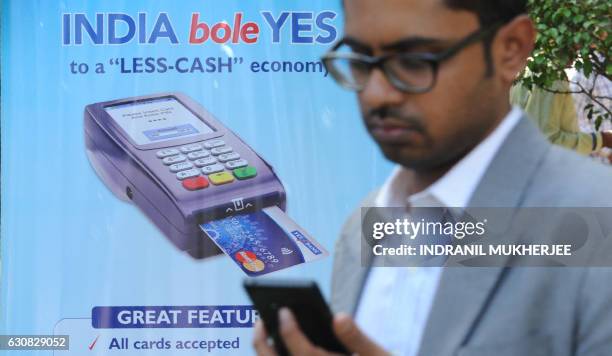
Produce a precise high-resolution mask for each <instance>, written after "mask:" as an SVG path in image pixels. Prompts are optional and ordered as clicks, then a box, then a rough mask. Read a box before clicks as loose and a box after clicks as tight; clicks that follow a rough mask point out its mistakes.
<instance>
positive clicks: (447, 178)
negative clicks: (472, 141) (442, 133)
mask: <svg viewBox="0 0 612 356" xmlns="http://www.w3.org/2000/svg"><path fill="white" fill-rule="evenodd" d="M521 116H522V111H521V110H520V109H519V108H518V107H513V108H512V110H511V111H510V112H509V113H508V115H506V117H505V118H504V119H503V120H502V121H501V123H500V124H499V125H497V127H496V128H495V130H493V132H491V134H489V135H488V136H487V137H486V138H485V139H484V140H483V141H481V142H480V143H479V144H478V145H477V146H476V147H474V149H472V150H471V151H470V152H469V153H468V154H467V155H466V156H465V157H463V158H462V159H461V160H460V161H459V162H457V164H455V165H454V166H453V167H452V168H451V169H450V170H449V171H448V172H446V174H444V176H442V177H441V178H439V179H438V180H437V181H435V182H434V183H433V184H432V185H430V186H429V187H428V188H427V189H425V190H424V191H421V192H419V193H416V194H413V195H411V196H408V195H407V193H406V192H407V191H408V181H409V175H410V172H409V171H408V170H407V169H405V168H403V167H401V166H398V167H397V168H396V169H395V170H394V171H393V173H392V174H391V176H390V177H389V178H388V179H387V181H386V182H385V184H383V186H382V187H381V190H380V192H379V194H378V196H377V197H376V205H377V206H379V207H387V206H388V207H393V206H406V204H407V203H411V204H414V203H415V202H416V201H418V202H419V204H418V205H420V206H436V205H437V204H441V205H442V206H446V207H465V206H466V205H467V204H468V202H469V200H470V198H471V196H472V194H473V193H474V191H475V190H476V187H477V186H478V183H480V180H481V179H482V177H483V176H484V173H485V172H486V170H487V168H488V167H489V164H490V163H491V161H492V160H493V157H494V156H495V154H496V153H497V151H498V150H499V148H500V147H501V145H502V144H503V142H504V140H505V139H506V137H508V135H509V134H510V131H512V129H513V128H514V126H516V124H517V123H518V122H519V120H520V118H521Z"/></svg>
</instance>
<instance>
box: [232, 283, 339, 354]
mask: <svg viewBox="0 0 612 356" xmlns="http://www.w3.org/2000/svg"><path fill="white" fill-rule="evenodd" d="M244 288H245V289H246V291H247V293H248V294H249V296H250V298H251V300H252V301H253V304H254V305H255V308H256V309H257V310H258V312H259V316H260V317H261V319H263V322H264V324H265V327H266V331H267V333H268V335H269V336H270V337H272V339H273V340H274V347H275V348H276V352H277V353H278V354H279V356H285V355H289V352H288V351H287V348H286V347H285V345H284V343H283V340H282V338H281V337H280V334H279V330H278V328H279V325H278V310H279V309H280V308H281V307H288V308H289V309H290V310H291V312H292V313H293V315H294V316H295V318H296V319H297V323H298V325H299V326H300V329H301V330H302V332H303V333H304V334H305V335H306V337H308V339H309V340H310V342H312V343H313V344H315V345H317V346H319V347H321V348H323V349H325V350H328V351H331V352H337V353H341V354H349V352H348V351H347V350H346V348H345V347H344V346H343V345H342V344H341V343H340V341H339V340H338V339H337V337H336V335H335V334H334V331H333V329H332V320H333V316H332V313H331V311H330V309H329V307H328V306H327V303H325V299H323V295H322V294H321V291H320V290H319V287H318V286H317V283H316V282H314V281H303V280H302V281H299V280H297V281H296V280H261V279H257V280H255V279H246V280H245V281H244Z"/></svg>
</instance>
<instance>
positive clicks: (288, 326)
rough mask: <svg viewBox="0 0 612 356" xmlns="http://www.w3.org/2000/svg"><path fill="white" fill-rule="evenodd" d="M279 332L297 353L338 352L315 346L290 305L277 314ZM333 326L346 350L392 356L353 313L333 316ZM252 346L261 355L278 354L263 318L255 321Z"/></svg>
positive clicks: (368, 355) (369, 355)
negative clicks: (366, 330) (375, 340)
mask: <svg viewBox="0 0 612 356" xmlns="http://www.w3.org/2000/svg"><path fill="white" fill-rule="evenodd" d="M278 317H279V324H280V325H279V327H280V330H279V332H280V334H281V336H282V338H283V341H284V342H285V345H286V346H287V349H288V350H289V352H290V353H291V355H294V356H302V355H304V356H311V355H314V356H325V355H337V354H336V353H332V352H328V351H326V350H323V349H322V348H320V347H318V346H316V345H313V344H312V343H311V342H310V341H309V340H308V338H307V337H306V335H304V333H302V331H301V330H300V328H299V326H298V324H297V322H296V320H295V318H294V316H293V314H292V313H291V311H289V309H288V308H281V309H280V310H279V313H278ZM333 329H334V332H335V333H336V336H337V337H338V339H339V340H340V342H342V344H344V346H345V347H346V349H347V350H349V351H350V352H352V353H354V354H358V355H360V356H383V355H389V353H388V352H386V351H385V350H383V349H382V348H381V347H380V346H378V345H377V344H375V343H374V342H373V341H372V340H370V339H369V338H368V337H367V336H365V334H363V333H362V332H361V330H359V328H358V327H357V325H355V322H354V321H353V319H351V317H350V316H348V315H346V314H337V315H336V316H334V321H333ZM253 346H254V347H255V351H257V355H259V356H276V355H277V354H276V351H275V350H274V348H273V347H272V346H271V345H269V344H268V335H267V334H266V330H265V329H264V325H263V323H262V321H261V320H258V321H257V323H256V324H255V336H254V339H253Z"/></svg>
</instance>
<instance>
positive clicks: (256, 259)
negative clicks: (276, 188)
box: [200, 206, 329, 277]
mask: <svg viewBox="0 0 612 356" xmlns="http://www.w3.org/2000/svg"><path fill="white" fill-rule="evenodd" d="M200 228H201V229H202V231H204V233H205V234H206V235H208V237H209V238H210V239H211V240H213V241H214V242H215V244H217V246H219V248H220V249H221V250H222V251H223V252H225V254H227V255H228V256H229V257H230V258H231V259H232V260H234V262H235V263H236V264H237V265H238V267H240V268H241V269H242V271H244V273H246V274H247V275H248V276H251V277H255V276H261V275H264V274H268V273H271V272H275V271H278V270H281V269H285V268H288V267H291V266H295V265H299V264H302V263H306V262H312V261H315V260H318V259H321V258H323V257H326V256H328V255H329V253H328V252H327V251H326V250H325V249H324V248H323V247H322V246H321V245H320V244H319V243H318V242H317V241H315V240H314V239H313V238H312V237H311V236H310V235H309V234H308V233H307V232H306V231H305V230H304V229H302V228H301V227H300V226H298V224H296V223H295V222H294V221H293V220H291V218H289V216H287V214H285V213H284V212H283V211H282V210H281V209H280V208H278V207H276V206H274V207H269V208H265V209H263V210H260V211H256V212H254V213H249V214H242V215H234V216H230V217H227V218H224V219H220V220H215V221H211V222H207V223H204V224H201V225H200Z"/></svg>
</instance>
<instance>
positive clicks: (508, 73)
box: [491, 15, 536, 84]
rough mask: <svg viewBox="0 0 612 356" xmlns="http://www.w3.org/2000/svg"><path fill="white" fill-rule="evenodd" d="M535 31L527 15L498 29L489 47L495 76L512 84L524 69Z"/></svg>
mask: <svg viewBox="0 0 612 356" xmlns="http://www.w3.org/2000/svg"><path fill="white" fill-rule="evenodd" d="M535 38H536V30H535V28H534V26H533V22H532V21H531V19H530V18H529V16H527V15H520V16H517V17H515V18H514V19H513V20H512V21H510V22H509V23H507V24H506V25H505V26H503V27H502V28H500V30H499V31H498V32H497V36H495V41H494V42H493V45H492V47H491V52H492V58H493V61H494V64H495V71H496V74H497V75H499V76H500V77H501V78H502V79H503V80H504V82H505V83H508V84H510V83H512V82H513V81H514V79H515V78H516V76H517V75H518V74H519V73H520V72H521V71H522V70H523V69H524V68H525V65H526V64H527V58H528V57H529V56H531V52H532V51H533V48H534V45H535Z"/></svg>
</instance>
